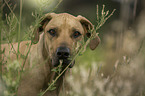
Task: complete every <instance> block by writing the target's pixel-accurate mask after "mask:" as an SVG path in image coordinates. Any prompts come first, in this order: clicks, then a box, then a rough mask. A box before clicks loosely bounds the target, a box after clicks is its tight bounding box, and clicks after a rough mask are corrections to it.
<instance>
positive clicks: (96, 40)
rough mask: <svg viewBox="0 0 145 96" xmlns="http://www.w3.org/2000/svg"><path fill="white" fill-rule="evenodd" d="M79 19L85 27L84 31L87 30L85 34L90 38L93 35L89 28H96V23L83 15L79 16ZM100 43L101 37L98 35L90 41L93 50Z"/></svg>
mask: <svg viewBox="0 0 145 96" xmlns="http://www.w3.org/2000/svg"><path fill="white" fill-rule="evenodd" d="M77 18H78V20H79V21H80V22H81V24H82V26H83V28H84V31H85V34H86V36H87V37H88V38H90V36H91V33H90V32H89V30H93V29H94V25H93V24H92V23H91V22H90V21H89V20H88V19H86V18H85V17H83V16H80V15H79V16H77ZM99 43H100V38H99V36H96V37H95V38H94V39H92V40H91V41H90V44H89V47H90V49H91V50H94V49H96V47H97V46H98V45H99Z"/></svg>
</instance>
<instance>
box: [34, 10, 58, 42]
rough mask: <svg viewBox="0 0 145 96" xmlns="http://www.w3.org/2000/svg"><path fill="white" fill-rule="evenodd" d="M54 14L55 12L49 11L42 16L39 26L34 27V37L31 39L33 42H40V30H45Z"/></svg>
mask: <svg viewBox="0 0 145 96" xmlns="http://www.w3.org/2000/svg"><path fill="white" fill-rule="evenodd" d="M54 15H55V13H48V14H45V16H43V17H42V18H41V20H40V23H39V24H38V26H37V27H36V28H34V31H33V37H32V39H31V40H32V43H34V44H36V43H38V41H39V34H40V32H42V31H43V30H44V28H45V27H46V25H47V24H48V22H49V21H50V20H51V19H52V17H53V16H54Z"/></svg>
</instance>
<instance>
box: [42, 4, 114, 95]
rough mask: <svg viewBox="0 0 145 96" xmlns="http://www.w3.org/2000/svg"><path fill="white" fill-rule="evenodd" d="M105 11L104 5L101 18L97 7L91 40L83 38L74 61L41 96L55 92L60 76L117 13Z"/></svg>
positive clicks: (75, 52) (78, 45)
mask: <svg viewBox="0 0 145 96" xmlns="http://www.w3.org/2000/svg"><path fill="white" fill-rule="evenodd" d="M104 9H105V5H103V8H102V14H101V16H99V12H98V10H99V8H98V5H97V23H98V24H97V26H95V28H94V29H92V30H89V31H90V33H91V36H90V38H88V39H87V40H85V38H83V40H82V41H80V42H77V43H78V44H77V47H76V48H77V50H76V51H74V53H73V54H75V55H74V56H73V58H72V61H71V62H70V63H69V64H68V65H67V66H66V68H65V69H64V70H62V72H61V73H60V74H59V75H58V76H57V77H56V78H55V79H54V80H53V82H52V83H51V84H49V86H48V88H47V89H46V90H45V91H44V92H42V93H41V94H40V96H43V95H44V94H45V93H46V92H47V91H48V90H52V88H53V90H54V89H55V88H56V87H55V82H56V81H57V80H58V79H59V78H60V76H62V74H63V73H64V72H65V71H66V70H67V69H68V67H69V66H70V65H71V63H72V62H73V61H74V60H75V59H76V57H78V56H79V55H82V54H83V53H84V52H85V51H86V47H87V45H88V44H89V42H90V40H92V39H94V38H95V37H96V36H98V34H99V33H97V30H98V29H99V28H100V27H102V25H103V24H104V23H105V22H106V21H107V20H108V19H109V18H110V17H111V16H112V15H113V13H114V12H115V9H114V10H113V11H112V12H111V13H110V14H109V11H106V12H105V11H104Z"/></svg>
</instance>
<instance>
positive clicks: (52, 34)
mask: <svg viewBox="0 0 145 96" xmlns="http://www.w3.org/2000/svg"><path fill="white" fill-rule="evenodd" d="M47 32H48V33H49V34H50V35H51V36H53V37H54V36H55V35H56V31H55V30H54V29H50V30H49V31H47Z"/></svg>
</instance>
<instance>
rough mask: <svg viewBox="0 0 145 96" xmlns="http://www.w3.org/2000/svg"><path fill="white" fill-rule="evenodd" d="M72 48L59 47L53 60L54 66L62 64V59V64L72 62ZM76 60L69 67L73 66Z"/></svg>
mask: <svg viewBox="0 0 145 96" xmlns="http://www.w3.org/2000/svg"><path fill="white" fill-rule="evenodd" d="M70 57H71V56H70V49H69V48H67V47H58V48H57V50H56V54H55V59H54V60H52V61H53V62H52V63H53V66H54V67H57V66H58V65H59V64H60V60H62V61H63V62H62V66H64V67H65V66H67V65H68V64H70V63H71V61H72V60H70ZM74 63H75V61H73V62H72V63H71V64H70V66H69V68H72V67H73V65H74Z"/></svg>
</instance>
